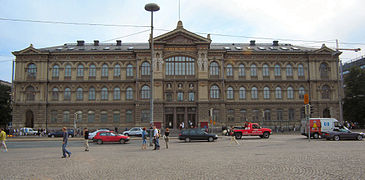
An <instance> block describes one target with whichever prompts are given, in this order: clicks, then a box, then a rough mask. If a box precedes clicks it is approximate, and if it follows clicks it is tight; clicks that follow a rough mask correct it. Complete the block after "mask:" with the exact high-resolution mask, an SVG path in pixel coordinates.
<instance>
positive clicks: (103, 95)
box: [101, 87, 108, 100]
mask: <svg viewBox="0 0 365 180" xmlns="http://www.w3.org/2000/svg"><path fill="white" fill-rule="evenodd" d="M101 100H108V88H106V87H103V88H101Z"/></svg>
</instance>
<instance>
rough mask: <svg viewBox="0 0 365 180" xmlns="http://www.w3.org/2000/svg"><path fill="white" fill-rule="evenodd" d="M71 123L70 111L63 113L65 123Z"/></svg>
mask: <svg viewBox="0 0 365 180" xmlns="http://www.w3.org/2000/svg"><path fill="white" fill-rule="evenodd" d="M69 121H70V111H63V122H69Z"/></svg>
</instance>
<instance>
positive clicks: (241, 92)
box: [239, 87, 246, 99]
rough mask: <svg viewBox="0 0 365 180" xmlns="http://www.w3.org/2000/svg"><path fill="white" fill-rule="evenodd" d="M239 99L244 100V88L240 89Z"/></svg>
mask: <svg viewBox="0 0 365 180" xmlns="http://www.w3.org/2000/svg"><path fill="white" fill-rule="evenodd" d="M239 94H240V99H246V89H245V88H244V87H240V92H239Z"/></svg>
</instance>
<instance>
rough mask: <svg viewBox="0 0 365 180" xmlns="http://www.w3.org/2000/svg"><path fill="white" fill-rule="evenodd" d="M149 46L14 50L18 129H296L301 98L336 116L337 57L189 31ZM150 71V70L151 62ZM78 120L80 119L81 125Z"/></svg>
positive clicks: (320, 112)
mask: <svg viewBox="0 0 365 180" xmlns="http://www.w3.org/2000/svg"><path fill="white" fill-rule="evenodd" d="M154 42H155V43H154V44H155V46H154V47H155V53H154V58H153V63H151V51H150V47H149V44H148V43H121V41H119V42H117V43H116V44H101V43H100V44H99V42H98V41H94V43H91V44H85V43H84V41H78V43H77V44H64V45H62V46H56V47H49V48H40V49H36V48H34V47H33V46H32V45H31V46H30V47H28V48H26V49H24V50H21V51H16V52H14V53H13V54H14V55H15V56H16V68H15V80H14V88H15V90H14V91H15V92H14V95H15V97H14V100H15V102H14V106H13V108H14V113H13V126H14V127H24V126H30V127H35V128H41V127H42V128H46V127H47V128H60V127H62V126H68V127H73V126H74V122H76V126H77V127H86V126H87V127H90V128H100V127H108V128H113V127H119V128H120V127H123V128H125V127H133V126H145V127H148V126H149V121H150V119H149V109H150V105H149V102H150V100H149V97H150V86H151V84H150V68H153V76H154V84H153V98H154V112H153V113H154V122H155V123H156V125H157V126H161V127H170V128H177V127H179V125H180V124H181V122H184V123H185V125H187V124H189V122H192V123H193V125H194V126H201V127H203V126H207V125H208V126H210V116H209V115H210V114H209V110H210V109H211V108H213V111H212V113H211V114H212V115H213V121H214V124H215V126H223V125H229V126H230V125H238V124H242V123H243V122H244V121H253V122H259V123H260V124H262V125H263V126H269V127H274V126H277V127H293V126H299V125H300V120H301V118H302V117H303V115H302V108H303V95H304V93H308V94H309V95H310V100H311V104H312V105H313V106H314V110H315V111H314V114H312V116H313V117H334V118H337V119H338V118H339V113H338V112H339V103H338V93H339V88H338V87H339V86H338V85H339V84H338V60H339V59H338V58H339V55H340V53H339V52H336V51H333V50H331V49H329V48H327V47H326V46H325V45H323V46H322V47H321V48H319V49H313V48H306V47H299V46H294V45H291V44H279V42H278V41H274V42H273V44H271V43H270V44H269V43H263V44H258V43H257V44H256V43H255V41H251V42H250V43H234V44H232V43H211V39H210V36H209V35H208V37H207V38H205V37H202V36H199V35H197V34H194V33H192V32H189V31H187V30H186V29H184V28H183V26H182V23H181V21H179V23H178V26H177V28H176V29H175V30H173V31H171V32H168V33H166V34H163V35H161V36H158V37H155V38H154ZM151 64H152V65H151ZM75 119H76V120H75Z"/></svg>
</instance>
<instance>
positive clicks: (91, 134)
mask: <svg viewBox="0 0 365 180" xmlns="http://www.w3.org/2000/svg"><path fill="white" fill-rule="evenodd" d="M101 131H110V130H109V129H98V130H96V131H94V132H92V133H89V139H91V140H92V139H93V138H94V136H95V135H96V134H97V133H98V132H101Z"/></svg>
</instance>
